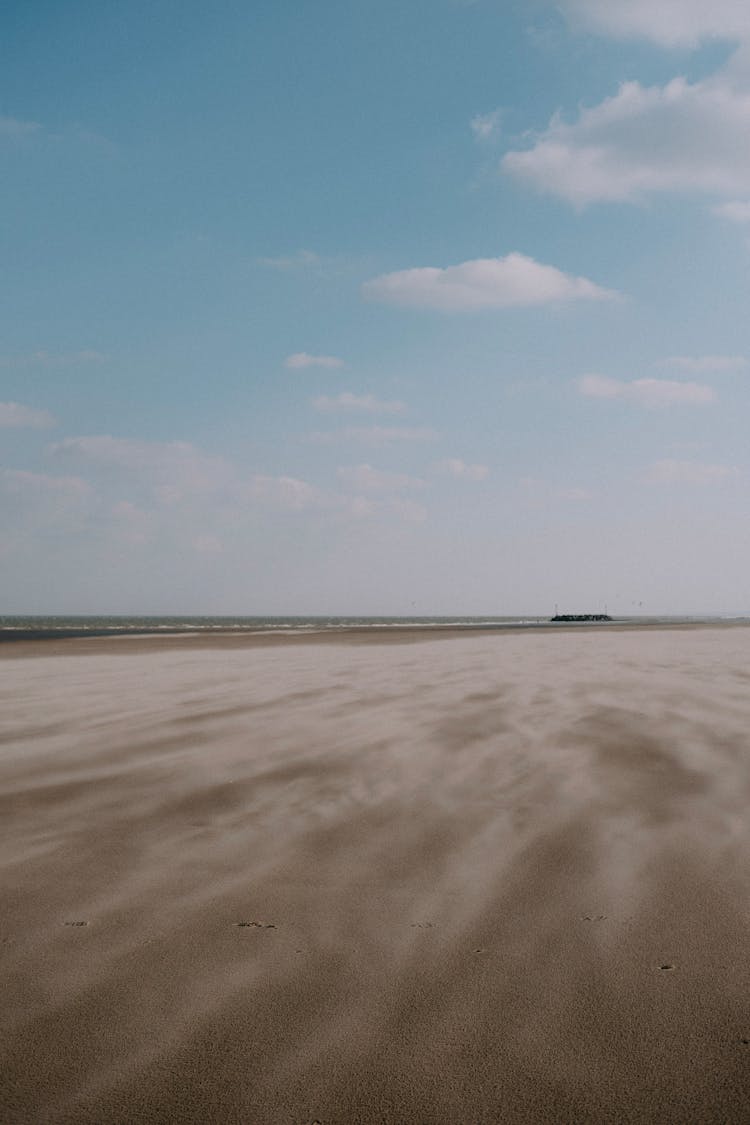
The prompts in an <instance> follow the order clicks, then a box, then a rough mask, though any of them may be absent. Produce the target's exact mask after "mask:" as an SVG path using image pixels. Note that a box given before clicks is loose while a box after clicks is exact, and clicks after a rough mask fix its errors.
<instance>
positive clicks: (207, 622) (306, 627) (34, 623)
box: [0, 615, 748, 641]
mask: <svg viewBox="0 0 750 1125" xmlns="http://www.w3.org/2000/svg"><path fill="white" fill-rule="evenodd" d="M614 620H615V621H616V622H620V623H622V624H631V623H632V624H640V623H643V624H654V625H657V624H679V623H689V622H705V623H710V622H717V623H718V622H726V621H729V620H735V621H740V620H748V618H739V617H738V618H729V617H722V618H719V617H618V618H615V619H614ZM542 625H545V626H548V625H549V617H548V616H539V617H531V616H526V617H509V616H506V617H493V616H486V617H464V616H453V617H416V616H415V617H191V616H173V617H153V616H152V617H122V616H121V617H93V616H87V617H83V616H81V617H60V616H49V617H44V616H38V615H37V616H26V617H23V616H6V617H2V616H0V641H12V640H29V639H43V638H45V637H76V636H78V637H80V636H108V635H110V636H117V635H120V634H128V633H131V634H134V633H144V634H147V633H201V632H219V633H236V632H259V633H279V632H288V633H310V632H328V631H331V630H337V629H352V628H358V629H362V628H366V629H373V630H375V629H398V628H408V627H412V628H413V627H419V628H424V629H430V628H440V627H441V626H442V627H445V626H451V627H453V628H463V629H467V630H470V629H479V628H482V629H492V628H497V629H509V628H511V629H533V628H534V627H539V626H542ZM582 627H583V628H597V627H600V626H597V625H585V626H582Z"/></svg>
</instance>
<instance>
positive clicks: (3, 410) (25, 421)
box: [0, 402, 57, 430]
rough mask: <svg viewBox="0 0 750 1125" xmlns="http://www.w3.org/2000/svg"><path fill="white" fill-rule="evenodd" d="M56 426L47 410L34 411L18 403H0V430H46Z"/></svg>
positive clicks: (32, 408)
mask: <svg viewBox="0 0 750 1125" xmlns="http://www.w3.org/2000/svg"><path fill="white" fill-rule="evenodd" d="M56 425H57V421H56V419H55V418H54V417H53V416H52V415H51V414H50V412H49V411H48V410H36V409H34V407H32V406H24V405H23V403H20V402H0V429H22V428H28V429H31V430H46V429H49V428H50V426H56Z"/></svg>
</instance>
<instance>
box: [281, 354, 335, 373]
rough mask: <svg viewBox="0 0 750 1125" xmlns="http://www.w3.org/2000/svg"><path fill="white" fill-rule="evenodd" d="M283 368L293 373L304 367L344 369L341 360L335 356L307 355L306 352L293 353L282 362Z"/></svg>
mask: <svg viewBox="0 0 750 1125" xmlns="http://www.w3.org/2000/svg"><path fill="white" fill-rule="evenodd" d="M284 366H285V367H289V368H291V369H292V370H293V371H301V370H303V369H304V368H306V367H325V368H329V369H331V370H334V369H335V368H337V367H344V366H345V365H344V361H343V359H339V357H338V356H336V355H309V354H308V352H295V353H294V354H293V355H288V356H287V357H286V359H285V360H284Z"/></svg>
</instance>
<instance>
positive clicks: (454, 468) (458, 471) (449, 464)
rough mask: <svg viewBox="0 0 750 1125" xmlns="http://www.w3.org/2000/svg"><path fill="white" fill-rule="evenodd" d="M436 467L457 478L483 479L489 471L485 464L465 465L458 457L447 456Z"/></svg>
mask: <svg viewBox="0 0 750 1125" xmlns="http://www.w3.org/2000/svg"><path fill="white" fill-rule="evenodd" d="M437 467H438V469H439V470H440V471H441V472H444V473H448V474H449V475H450V476H452V477H457V478H458V479H459V480H485V478H486V477H487V476H488V474H489V471H490V470H489V469H488V467H487V466H486V465H467V463H466V462H465V461H462V460H461V458H460V457H447V458H446V459H445V461H440V462H439V463H438V466H437Z"/></svg>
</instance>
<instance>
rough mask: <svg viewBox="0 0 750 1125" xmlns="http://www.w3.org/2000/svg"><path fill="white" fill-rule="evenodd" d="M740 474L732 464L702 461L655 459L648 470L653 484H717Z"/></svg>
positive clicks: (646, 475)
mask: <svg viewBox="0 0 750 1125" xmlns="http://www.w3.org/2000/svg"><path fill="white" fill-rule="evenodd" d="M737 475H738V470H737V469H736V468H735V467H734V466H732V465H708V464H705V463H703V462H700V461H676V460H671V459H665V460H663V461H655V462H654V464H653V465H651V466H650V468H649V469H648V470H647V471H646V474H645V480H646V481H648V482H649V483H652V484H717V483H719V482H720V481H723V480H727V478H729V477H734V476H737Z"/></svg>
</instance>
